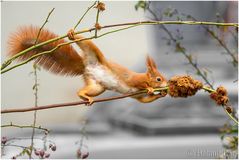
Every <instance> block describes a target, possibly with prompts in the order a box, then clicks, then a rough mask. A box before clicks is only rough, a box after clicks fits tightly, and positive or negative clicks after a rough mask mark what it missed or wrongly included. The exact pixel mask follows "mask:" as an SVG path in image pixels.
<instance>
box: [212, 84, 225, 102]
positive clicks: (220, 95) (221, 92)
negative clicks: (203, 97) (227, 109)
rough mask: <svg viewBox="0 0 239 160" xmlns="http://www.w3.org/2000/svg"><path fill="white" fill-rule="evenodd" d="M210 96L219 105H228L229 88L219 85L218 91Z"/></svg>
mask: <svg viewBox="0 0 239 160" xmlns="http://www.w3.org/2000/svg"><path fill="white" fill-rule="evenodd" d="M210 97H211V98H212V99H213V100H214V101H215V102H216V103H217V105H226V104H227V103H228V101H229V98H228V96H227V90H226V89H225V88H224V87H222V86H220V87H218V88H217V90H216V92H212V93H211V94H210Z"/></svg>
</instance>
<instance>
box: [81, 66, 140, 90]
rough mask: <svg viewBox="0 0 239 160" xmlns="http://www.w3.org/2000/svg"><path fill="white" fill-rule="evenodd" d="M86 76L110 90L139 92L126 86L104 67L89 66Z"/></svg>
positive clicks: (86, 69)
mask: <svg viewBox="0 0 239 160" xmlns="http://www.w3.org/2000/svg"><path fill="white" fill-rule="evenodd" d="M85 74H87V76H89V77H90V78H91V79H94V80H95V81H96V82H98V83H99V84H101V85H103V86H104V87H106V89H108V90H114V91H117V92H120V93H129V92H134V91H136V90H137V89H136V88H132V87H129V86H128V85H126V84H125V83H124V82H123V81H121V80H120V79H119V78H118V77H117V75H115V74H114V73H112V72H111V71H110V70H108V69H107V68H106V67H104V66H103V65H99V64H97V65H87V67H86V68H85Z"/></svg>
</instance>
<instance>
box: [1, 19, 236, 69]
mask: <svg viewBox="0 0 239 160" xmlns="http://www.w3.org/2000/svg"><path fill="white" fill-rule="evenodd" d="M161 24H185V25H216V26H234V27H239V25H238V24H237V23H219V22H199V21H142V22H141V21H139V22H129V23H120V24H112V25H105V26H102V27H101V29H104V28H113V27H120V26H131V25H137V26H140V25H161ZM94 30H96V28H95V27H93V28H90V29H86V30H82V31H78V32H75V34H81V33H85V32H91V31H94ZM66 37H67V35H63V36H60V37H56V38H53V39H50V40H47V41H45V42H42V43H39V44H37V45H34V46H32V47H29V48H27V49H25V50H23V51H21V52H19V53H17V54H15V55H14V56H12V57H11V58H9V59H8V60H6V61H5V62H4V63H3V64H2V66H1V71H2V70H3V69H4V68H6V67H7V66H8V65H10V64H11V62H12V61H13V60H15V59H16V58H18V57H19V56H21V55H23V54H25V53H27V52H29V51H31V50H33V49H36V48H39V47H41V46H43V45H46V44H49V43H52V42H55V41H57V40H59V39H63V38H66ZM1 73H2V72H1ZM3 73H4V72H3Z"/></svg>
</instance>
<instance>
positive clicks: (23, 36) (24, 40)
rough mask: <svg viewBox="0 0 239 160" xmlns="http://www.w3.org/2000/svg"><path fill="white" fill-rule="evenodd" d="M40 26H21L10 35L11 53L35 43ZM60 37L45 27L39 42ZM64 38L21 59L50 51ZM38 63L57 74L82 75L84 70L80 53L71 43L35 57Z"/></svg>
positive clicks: (9, 46)
mask: <svg viewBox="0 0 239 160" xmlns="http://www.w3.org/2000/svg"><path fill="white" fill-rule="evenodd" d="M38 32H39V27H33V26H27V27H21V28H20V29H19V30H18V31H17V32H16V33H14V34H12V35H11V36H10V39H9V41H8V48H9V55H10V56H13V55H15V54H17V53H19V52H21V51H23V50H25V49H27V48H29V47H31V46H33V45H34V44H35V41H36V38H37V34H38ZM55 37H58V36H57V35H55V34H54V33H52V32H50V31H48V30H46V29H43V30H42V31H41V33H40V36H39V38H38V43H41V42H44V41H46V40H49V39H52V38H55ZM64 42H66V41H64V40H62V39H61V40H58V41H55V42H52V43H50V44H47V45H44V46H42V47H40V48H37V49H35V50H33V51H31V52H29V53H27V54H24V55H23V56H21V57H19V60H26V59H28V58H30V57H31V56H32V55H34V54H37V53H40V52H43V51H48V50H51V49H53V48H54V47H56V46H57V45H59V44H61V43H64ZM35 61H36V63H37V64H39V65H41V66H43V68H45V69H46V70H49V71H51V72H53V73H55V74H60V75H71V76H74V75H81V74H83V72H84V64H83V60H82V58H81V57H80V55H78V53H77V52H76V51H75V50H74V49H73V47H72V46H70V45H65V46H62V47H60V48H58V49H57V50H55V51H54V52H52V53H50V54H46V55H43V56H40V57H38V58H36V59H35Z"/></svg>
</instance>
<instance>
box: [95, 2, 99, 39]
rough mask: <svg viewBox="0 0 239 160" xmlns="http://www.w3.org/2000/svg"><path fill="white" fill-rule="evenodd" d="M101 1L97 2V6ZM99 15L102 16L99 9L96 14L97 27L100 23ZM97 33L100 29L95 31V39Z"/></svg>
mask: <svg viewBox="0 0 239 160" xmlns="http://www.w3.org/2000/svg"><path fill="white" fill-rule="evenodd" d="M99 3H100V2H99V1H97V4H98V5H99ZM99 15H100V9H99V8H97V13H96V20H95V25H97V24H98V22H99ZM97 31H98V29H96V30H95V37H97Z"/></svg>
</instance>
